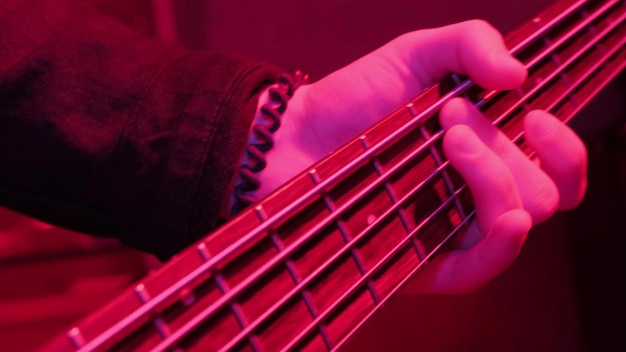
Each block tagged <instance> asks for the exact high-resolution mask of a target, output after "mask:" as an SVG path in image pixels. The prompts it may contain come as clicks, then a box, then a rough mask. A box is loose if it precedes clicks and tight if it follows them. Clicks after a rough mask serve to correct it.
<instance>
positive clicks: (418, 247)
mask: <svg viewBox="0 0 626 352" xmlns="http://www.w3.org/2000/svg"><path fill="white" fill-rule="evenodd" d="M409 107H412V106H411V105H410V104H409V105H407V108H408V110H409V113H411V112H412V110H411V108H409ZM411 116H415V114H411ZM359 140H360V141H361V146H362V147H363V149H365V150H367V149H368V148H369V144H368V143H367V141H366V140H365V136H361V138H359ZM372 165H373V166H374V170H376V174H378V177H380V175H382V174H383V173H384V170H383V167H382V165H381V164H380V161H379V160H378V157H374V158H373V159H372ZM436 166H439V164H436ZM384 185H385V191H386V192H387V195H388V196H389V199H390V200H391V204H392V205H394V204H396V203H398V196H397V195H396V194H395V192H394V191H393V189H392V188H391V184H390V183H389V181H385V183H384ZM397 214H398V218H399V219H400V222H401V223H402V227H403V228H404V231H406V232H407V233H408V232H411V226H410V225H409V221H408V220H407V219H406V215H405V214H404V211H403V210H402V209H398V211H397ZM411 244H412V245H413V249H414V250H415V254H417V258H419V260H420V261H422V260H423V259H424V252H423V248H422V246H421V245H420V243H419V242H418V241H417V239H413V241H412V242H411Z"/></svg>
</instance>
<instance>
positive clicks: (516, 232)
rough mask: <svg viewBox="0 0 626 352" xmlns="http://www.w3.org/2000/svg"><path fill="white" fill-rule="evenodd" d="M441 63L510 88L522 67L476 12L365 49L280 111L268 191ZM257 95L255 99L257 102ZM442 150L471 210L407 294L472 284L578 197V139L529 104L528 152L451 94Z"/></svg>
mask: <svg viewBox="0 0 626 352" xmlns="http://www.w3.org/2000/svg"><path fill="white" fill-rule="evenodd" d="M450 72H457V73H462V74H466V75H468V76H470V77H471V78H472V79H474V80H475V81H476V82H477V83H478V84H480V85H481V86H483V87H485V88H490V89H513V88H516V87H518V86H520V85H521V84H522V82H523V81H524V80H525V78H526V75H527V73H526V70H525V68H524V67H523V65H522V64H521V63H519V62H518V61H517V60H515V59H514V58H512V57H511V56H510V55H509V54H508V51H507V50H506V48H505V46H504V44H503V40H502V37H501V35H500V34H499V33H498V32H497V31H496V30H495V29H494V28H493V27H491V26H490V25H489V24H487V23H485V22H482V21H468V22H464V23H459V24H455V25H451V26H447V27H442V28H438V29H430V30H423V31H416V32H411V33H407V34H405V35H403V36H400V37H398V38H396V39H395V40H393V41H391V42H389V43H388V44H386V45H385V46H383V47H381V48H379V49H378V50H376V51H374V52H372V53H371V54H369V55H367V56H365V57H363V58H361V59H359V60H357V61H355V62H354V63H352V64H350V65H348V66H346V67H344V68H342V69H340V70H338V71H336V72H334V73H332V74H330V75H328V76H326V77H324V78H323V79H321V80H319V81H317V82H315V83H313V84H310V85H307V86H304V87H301V88H300V89H299V90H298V91H297V92H296V95H295V96H294V98H293V99H292V101H291V102H290V105H289V108H288V110H287V112H286V113H285V115H284V116H283V126H282V127H281V129H280V130H279V131H278V132H277V133H276V134H275V147H274V149H272V150H271V151H270V152H269V153H268V155H267V159H268V168H267V169H266V170H265V171H263V172H262V173H261V184H262V188H261V189H260V191H259V192H258V193H257V196H263V195H265V194H268V193H269V192H271V191H272V190H274V189H275V188H277V187H278V186H279V185H281V184H282V183H284V182H285V181H286V180H288V179H289V178H290V177H292V176H294V175H295V174H297V173H298V172H300V171H302V170H304V169H305V168H306V167H307V166H309V165H311V164H312V163H313V162H315V161H316V160H318V159H320V158H322V157H323V156H324V155H326V154H327V153H328V152H330V151H332V150H333V149H334V148H336V147H338V146H340V145H341V144H343V143H344V142H346V141H347V140H348V139H349V138H351V137H353V136H354V135H356V134H357V133H359V132H360V131H362V130H363V129H365V128H366V127H368V126H370V125H372V124H373V123H374V122H376V121H377V120H378V119H379V118H381V117H383V116H385V115H387V114H388V113H390V112H391V111H393V110H394V109H396V108H397V107H399V106H400V105H401V104H403V103H405V102H406V101H408V100H409V99H410V98H411V97H413V96H415V95H416V94H418V93H419V92H420V91H421V90H422V89H424V88H426V87H428V86H430V85H432V84H434V83H436V82H437V81H438V80H440V79H442V78H443V77H444V76H445V75H447V74H448V73H450ZM266 99H267V96H266V94H264V95H262V97H261V100H260V104H262V103H263V102H264V101H266ZM441 123H442V126H444V128H445V129H446V130H447V132H446V135H445V138H444V151H445V153H446V156H447V157H448V159H449V160H450V161H451V163H452V165H453V166H454V167H455V168H457V170H459V172H460V173H461V175H462V176H463V177H464V178H465V180H466V181H467V183H468V185H469V186H470V189H471V191H472V194H473V195H474V198H475V201H476V208H477V219H476V221H474V223H473V224H472V225H471V226H470V227H469V229H468V230H467V231H466V232H465V233H464V234H462V235H461V238H460V240H459V241H458V248H456V250H454V251H451V252H447V253H445V254H442V255H440V256H438V257H437V258H436V259H435V260H434V261H433V262H432V263H430V264H429V265H428V266H427V268H426V270H425V271H424V272H423V273H422V274H420V275H419V276H418V278H417V279H416V280H414V281H413V282H412V283H411V284H410V285H409V290H408V291H409V292H411V293H464V292H471V291H473V290H476V289H477V288H479V287H481V286H482V285H484V284H485V283H487V282H488V281H490V280H491V279H493V278H494V277H495V276H497V275H498V274H499V273H501V272H502V271H503V270H504V269H506V268H507V267H508V266H509V265H510V264H511V263H512V262H513V260H514V259H515V258H516V257H517V255H518V253H519V251H520V249H521V247H522V245H523V244H524V241H525V239H526V235H527V233H528V231H529V229H530V228H531V227H532V226H533V225H536V224H538V223H540V222H542V221H544V220H546V219H548V218H549V217H550V216H552V215H553V214H554V213H555V212H556V211H557V210H562V209H569V208H572V207H574V206H576V205H577V204H578V203H580V201H581V200H582V197H583V195H584V192H585V189H586V184H587V181H586V168H587V155H586V150H585V148H584V145H583V144H582V142H581V141H580V140H579V138H578V137H577V136H576V135H575V134H574V133H573V132H572V131H571V130H570V129H569V128H568V127H567V126H565V125H563V124H562V123H561V122H560V121H558V120H557V119H556V118H554V117H553V116H551V115H550V114H548V113H546V112H543V111H533V112H531V113H529V114H528V115H527V116H526V118H525V120H524V127H525V131H526V139H527V142H528V143H529V144H530V146H532V147H533V148H534V149H535V150H536V151H537V156H538V160H534V161H531V160H529V159H527V158H526V157H525V156H524V155H523V154H522V153H521V152H520V151H519V150H518V149H517V148H516V147H515V146H514V145H513V144H512V143H511V142H510V141H509V140H508V139H507V138H506V137H505V136H504V135H503V134H502V133H500V132H499V131H498V130H497V129H495V128H494V127H493V126H491V125H490V124H489V123H487V121H486V120H485V119H484V118H483V117H482V116H481V114H480V112H478V111H476V109H475V108H474V107H473V106H472V105H471V104H470V103H468V102H466V101H464V100H462V99H454V100H452V101H450V102H449V103H448V104H447V105H446V106H444V108H443V110H442V112H441Z"/></svg>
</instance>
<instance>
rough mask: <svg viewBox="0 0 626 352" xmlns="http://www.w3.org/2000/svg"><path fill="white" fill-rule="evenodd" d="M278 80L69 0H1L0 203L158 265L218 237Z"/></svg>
mask: <svg viewBox="0 0 626 352" xmlns="http://www.w3.org/2000/svg"><path fill="white" fill-rule="evenodd" d="M68 5H69V6H68ZM277 74H278V71H277V69H275V68H273V67H270V66H267V65H264V64H261V63H257V62H253V61H248V60H243V59H238V58H233V57H225V56H221V55H217V54H212V53H205V52H196V51H193V52H192V51H188V50H185V49H182V48H179V47H175V46H171V45H166V44H163V43H160V42H158V41H156V40H152V39H147V38H145V37H142V36H140V35H137V34H135V33H133V32H132V31H130V30H129V29H127V28H125V27H123V26H122V25H120V24H118V23H116V22H114V21H112V20H109V19H107V18H104V17H103V16H102V15H100V14H99V13H97V12H96V11H95V10H93V9H91V8H89V7H87V6H84V5H76V4H75V2H74V1H72V0H50V1H47V0H33V1H15V0H3V1H1V2H0V203H1V205H3V206H6V207H9V208H11V209H14V210H16V211H19V212H22V213H26V214H28V215H31V216H35V217H37V218H40V219H42V220H44V221H48V222H51V223H53V224H56V225H60V226H63V227H68V228H71V229H74V230H77V231H81V232H86V233H90V234H95V235H99V236H108V237H117V238H119V239H120V240H121V241H122V242H123V243H125V244H127V245H130V246H132V247H135V248H139V249H141V250H144V251H148V252H151V253H154V254H156V255H157V256H158V257H160V258H162V259H166V258H168V257H170V256H171V255H173V254H175V253H176V252H178V251H180V250H181V249H183V248H184V247H185V246H187V245H188V244H190V243H192V242H193V241H195V240H197V239H198V238H200V237H201V236H203V235H205V234H207V233H208V232H210V231H211V230H212V229H213V228H214V227H215V226H216V221H217V219H218V216H219V211H220V207H221V205H222V202H223V200H224V198H225V197H226V196H227V194H226V193H227V190H228V188H229V185H230V183H231V180H232V179H233V175H234V171H235V169H236V167H237V165H238V162H239V158H240V157H241V155H242V153H243V148H244V146H245V143H246V139H247V133H248V129H249V125H250V123H251V120H252V118H253V115H254V111H255V108H256V104H257V95H258V92H259V91H260V90H261V89H262V88H263V87H264V86H266V85H267V84H271V83H272V82H273V80H274V79H275V77H276V75H277Z"/></svg>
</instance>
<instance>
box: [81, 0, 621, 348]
mask: <svg viewBox="0 0 626 352" xmlns="http://www.w3.org/2000/svg"><path fill="white" fill-rule="evenodd" d="M586 3H587V1H578V2H576V3H574V4H573V5H572V6H571V7H570V8H568V9H567V10H566V11H564V12H563V13H562V14H561V15H560V16H557V17H555V19H553V20H552V21H550V22H549V23H548V24H546V25H545V26H544V27H542V29H541V30H539V31H536V32H535V33H533V34H532V35H531V36H529V37H528V38H527V39H526V40H524V41H522V42H520V43H519V44H518V45H516V46H515V47H514V48H513V49H512V50H511V53H517V52H519V51H521V50H522V49H523V48H525V47H527V46H528V45H530V44H531V43H532V42H533V41H534V40H535V39H536V38H538V37H540V36H542V35H544V34H545V33H546V32H547V31H549V30H550V29H552V28H553V27H554V26H556V25H557V24H558V23H559V22H560V21H562V20H563V19H564V18H566V17H567V16H568V15H569V14H571V13H573V12H574V11H576V10H578V9H579V8H580V7H582V6H583V5H585V4H586ZM612 3H615V2H612ZM471 84H473V82H472V81H471V80H467V81H465V82H464V83H463V84H461V85H460V86H458V87H456V88H455V89H454V90H453V91H451V92H449V93H448V94H446V95H445V96H444V97H443V98H441V99H440V100H439V101H438V102H437V103H435V104H433V105H432V106H431V107H430V108H429V109H426V110H425V111H423V112H422V113H421V114H420V115H419V116H417V117H415V118H414V119H412V120H411V121H409V122H408V123H407V124H406V125H405V126H404V127H403V128H401V129H399V130H397V131H396V132H395V133H393V134H391V135H390V136H388V137H387V138H385V139H383V140H382V141H381V142H380V143H379V144H377V145H376V146H375V147H373V148H372V149H370V150H369V151H368V152H366V153H364V154H363V155H361V156H360V157H359V158H357V159H355V160H354V161H353V162H351V163H349V164H348V165H346V166H345V167H344V168H342V169H341V170H340V171H339V172H338V173H337V174H336V175H334V176H335V177H330V178H329V179H327V180H325V181H323V182H321V183H320V184H319V185H318V186H316V187H315V188H313V189H312V190H310V191H309V192H307V193H305V194H304V195H303V196H302V197H301V198H299V199H298V201H297V202H296V203H297V204H296V206H297V205H301V204H303V203H304V202H306V201H308V200H310V199H311V198H312V197H313V196H315V195H316V194H317V193H318V192H319V191H320V190H322V189H324V188H325V187H326V186H328V185H329V184H331V183H332V182H335V181H336V180H337V179H338V178H339V176H341V175H343V174H345V173H347V172H349V171H351V170H352V169H354V168H356V167H357V166H359V164H360V163H361V162H362V161H363V160H365V159H367V158H370V157H371V156H373V155H374V154H375V153H376V152H378V151H379V150H380V149H382V148H383V147H385V146H387V145H388V144H390V143H391V142H392V141H394V140H395V139H396V138H397V137H398V136H399V135H401V134H403V133H404V132H406V131H407V130H409V129H410V128H412V127H413V126H414V125H415V124H417V123H419V122H421V121H422V120H423V119H424V118H426V117H428V116H429V115H430V114H432V113H433V112H434V111H436V110H438V109H439V108H440V107H441V106H442V105H443V104H444V103H446V102H447V101H449V100H450V99H451V98H453V97H455V96H457V95H459V94H460V93H462V92H464V91H465V90H466V89H468V88H469V86H470V85H471ZM434 137H435V138H437V137H440V136H438V135H436V136H434ZM287 210H290V209H286V210H284V211H281V212H279V213H277V214H275V215H274V216H272V217H271V218H270V219H268V221H267V222H265V223H263V224H262V225H261V226H259V227H257V228H256V229H255V230H253V231H252V232H251V233H249V234H248V235H247V236H245V237H243V238H242V239H240V240H239V241H237V242H235V243H234V244H233V248H240V247H241V246H244V245H245V244H247V243H248V242H250V241H251V240H253V239H254V238H256V237H257V236H258V235H259V234H262V232H263V231H265V230H267V229H268V228H269V227H270V226H271V225H273V224H274V223H276V222H277V221H280V220H281V219H282V218H283V217H284V216H285V215H286V214H287V212H288V211H287ZM227 255H228V253H220V254H218V255H216V256H215V257H213V258H212V259H211V260H210V261H208V262H206V263H205V264H203V265H201V266H200V267H198V268H197V269H196V270H194V271H192V272H191V273H190V274H189V275H187V276H185V277H183V278H181V279H180V280H179V281H178V282H177V283H176V284H174V285H172V286H171V287H170V288H169V289H166V290H164V291H163V292H161V293H160V294H159V295H157V296H155V297H154V299H152V300H150V301H149V302H147V303H146V304H145V305H143V306H141V307H140V308H139V309H137V310H135V311H134V312H133V313H132V314H131V315H129V316H127V318H126V319H123V320H122V321H120V322H118V323H117V324H115V325H113V326H112V327H111V328H109V329H107V330H106V331H104V332H103V333H102V334H100V335H99V336H97V337H96V338H94V339H93V340H91V341H89V342H88V343H87V344H85V345H84V346H83V347H82V348H81V349H80V350H81V351H89V350H93V349H94V348H96V347H98V346H99V345H101V344H103V343H104V342H105V341H106V340H108V339H110V338H111V337H112V336H114V335H115V334H117V333H119V332H120V331H121V330H122V329H123V328H124V327H125V326H127V325H128V324H130V323H131V322H133V321H136V320H137V319H139V318H140V317H142V316H144V315H145V314H147V313H149V312H150V311H151V310H152V309H153V308H154V307H155V306H157V305H158V304H159V303H161V302H162V301H164V300H165V299H167V298H169V297H171V296H172V295H173V294H175V293H176V292H178V291H179V290H180V289H182V288H184V287H185V285H186V284H188V283H189V282H190V281H191V280H193V279H194V278H196V277H198V276H199V275H201V274H202V273H205V272H206V271H207V270H211V269H212V268H214V267H215V266H216V264H217V263H219V262H220V261H221V260H223V259H224V258H225V257H226V256H227Z"/></svg>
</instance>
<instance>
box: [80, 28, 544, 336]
mask: <svg viewBox="0 0 626 352" xmlns="http://www.w3.org/2000/svg"><path fill="white" fill-rule="evenodd" d="M544 28H546V27H544ZM157 297H158V296H156V297H155V298H154V300H153V301H152V302H151V303H152V304H156V303H157ZM93 341H95V340H92V342H93ZM85 347H88V346H85Z"/></svg>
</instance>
